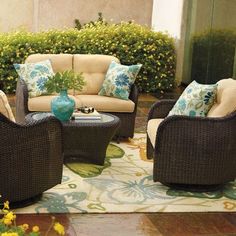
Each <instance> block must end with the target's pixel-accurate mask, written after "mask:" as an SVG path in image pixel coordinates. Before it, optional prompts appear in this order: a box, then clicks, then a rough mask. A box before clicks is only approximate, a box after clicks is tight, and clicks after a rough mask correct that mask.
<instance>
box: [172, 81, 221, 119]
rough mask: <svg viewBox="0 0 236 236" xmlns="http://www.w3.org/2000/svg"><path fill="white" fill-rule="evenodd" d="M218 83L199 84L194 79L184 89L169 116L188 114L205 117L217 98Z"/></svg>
mask: <svg viewBox="0 0 236 236" xmlns="http://www.w3.org/2000/svg"><path fill="white" fill-rule="evenodd" d="M216 92H217V84H212V85H211V84H198V83H197V82H196V81H193V82H192V83H191V84H189V85H188V87H187V88H186V89H185V90H184V92H183V93H182V95H181V96H180V97H179V99H178V100H177V102H176V103H175V105H174V107H173V108H172V110H171V111H170V112H169V114H168V116H171V115H186V116H202V117H205V116H206V115H207V113H208V111H209V110H210V109H211V107H212V106H213V104H214V102H215V99H216Z"/></svg>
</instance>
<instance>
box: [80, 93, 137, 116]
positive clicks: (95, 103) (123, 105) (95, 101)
mask: <svg viewBox="0 0 236 236" xmlns="http://www.w3.org/2000/svg"><path fill="white" fill-rule="evenodd" d="M75 97H76V98H77V99H78V100H80V103H81V104H82V105H83V106H91V107H94V108H95V109H96V110H97V111H103V112H130V113H131V112H133V111H134V107H135V104H134V102H133V101H131V100H122V99H119V98H113V97H105V96H99V95H76V96H75Z"/></svg>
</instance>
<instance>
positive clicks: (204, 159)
mask: <svg viewBox="0 0 236 236" xmlns="http://www.w3.org/2000/svg"><path fill="white" fill-rule="evenodd" d="M218 84H219V85H218V89H217V102H216V103H215V105H213V107H212V108H211V110H210V111H209V113H208V116H207V117H189V116H180V115H173V116H169V117H167V115H168V113H169V111H170V110H171V109H172V107H173V106H174V104H175V102H176V101H175V100H162V101H159V102H157V103H156V104H154V105H153V106H152V108H151V110H150V112H149V116H148V127H147V156H148V157H149V158H152V157H153V158H154V169H153V178H154V181H159V182H162V183H164V184H166V185H172V186H174V187H175V188H183V189H190V190H199V191H203V190H213V189H215V188H216V187H219V186H221V185H223V184H225V183H227V182H229V181H233V180H234V179H235V177H236V81H235V80H232V79H225V80H221V81H219V82H218Z"/></svg>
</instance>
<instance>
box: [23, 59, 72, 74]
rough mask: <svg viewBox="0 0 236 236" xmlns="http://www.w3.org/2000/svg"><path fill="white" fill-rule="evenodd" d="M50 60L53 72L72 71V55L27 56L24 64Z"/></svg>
mask: <svg viewBox="0 0 236 236" xmlns="http://www.w3.org/2000/svg"><path fill="white" fill-rule="evenodd" d="M47 59H50V60H51V64H52V68H53V72H54V73H56V72H62V71H65V70H72V61H73V55H71V54H33V55H30V56H28V58H27V59H26V60H25V62H26V63H36V62H39V61H44V60H47Z"/></svg>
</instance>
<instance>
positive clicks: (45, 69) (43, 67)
mask: <svg viewBox="0 0 236 236" xmlns="http://www.w3.org/2000/svg"><path fill="white" fill-rule="evenodd" d="M14 67H15V69H16V71H17V73H18V75H19V76H20V79H22V80H24V81H25V83H26V85H27V88H28V91H29V97H30V98H33V97H37V96H40V95H43V94H47V90H46V89H45V88H44V84H45V82H46V81H47V80H48V78H49V77H50V76H53V75H54V73H53V69H52V65H51V62H50V60H46V61H41V62H38V63H26V64H14Z"/></svg>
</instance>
